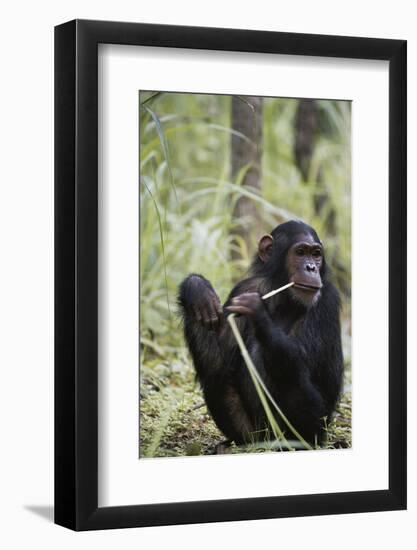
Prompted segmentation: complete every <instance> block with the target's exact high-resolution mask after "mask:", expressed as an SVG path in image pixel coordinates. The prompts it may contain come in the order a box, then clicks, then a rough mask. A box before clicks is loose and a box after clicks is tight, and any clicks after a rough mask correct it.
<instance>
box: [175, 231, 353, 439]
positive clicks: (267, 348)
mask: <svg viewBox="0 0 417 550" xmlns="http://www.w3.org/2000/svg"><path fill="white" fill-rule="evenodd" d="M303 233H304V234H306V233H308V234H310V235H312V236H313V237H314V238H315V240H317V241H318V242H320V241H319V238H318V236H317V234H316V232H315V231H314V229H312V228H311V227H310V226H308V225H306V224H304V223H301V222H294V221H292V222H287V223H284V224H282V225H279V226H278V227H277V228H275V229H274V231H273V232H272V237H273V238H274V243H273V250H272V254H271V256H270V258H269V259H268V261H267V262H263V261H262V260H260V259H259V258H258V257H256V258H255V259H254V261H253V263H252V267H251V273H250V276H249V277H248V278H247V279H244V280H243V281H241V282H240V283H238V284H237V285H236V286H235V288H234V289H233V290H232V291H231V293H230V295H229V297H228V299H227V301H226V303H225V304H224V306H223V311H224V316H227V311H226V310H225V308H226V307H227V306H228V305H229V304H230V302H231V300H232V298H233V297H234V296H237V295H240V294H242V293H244V292H253V291H257V292H259V293H260V294H261V295H262V294H264V293H266V292H268V291H269V290H272V289H274V288H278V287H279V286H282V285H284V284H286V283H287V282H288V274H287V272H286V268H285V265H286V258H287V253H288V250H289V248H290V246H291V245H292V244H293V243H294V242H296V239H297V236H299V235H300V234H303ZM320 275H321V279H322V284H323V286H322V289H321V291H320V296H319V299H318V301H317V302H316V303H315V304H314V305H313V306H311V307H310V308H307V307H306V306H304V305H303V304H301V303H299V302H297V301H296V300H295V299H294V296H293V294H292V293H291V291H290V290H291V289H290V290H289V291H284V292H283V293H280V294H278V295H277V296H275V297H273V298H271V299H270V300H267V301H265V302H264V304H265V306H263V307H262V309H261V311H260V312H259V314H257V315H256V316H254V317H247V316H240V317H238V318H237V323H238V327H239V330H240V332H241V334H242V336H243V339H244V341H245V344H246V346H247V348H248V350H249V353H250V354H251V357H252V359H253V361H254V363H255V365H256V367H257V369H258V371H259V373H260V374H261V376H262V378H263V380H264V382H265V384H266V386H267V387H268V389H269V391H270V392H271V394H272V395H273V397H274V399H275V400H276V402H277V403H278V405H279V406H280V407H281V409H282V410H283V412H284V413H285V414H286V416H287V417H288V419H289V420H290V422H291V423H292V424H293V425H294V427H295V428H296V429H297V430H298V431H299V432H300V434H301V435H302V436H303V437H304V438H305V439H306V440H307V441H309V442H310V443H312V444H314V443H316V442H317V443H318V444H322V443H323V441H324V437H325V430H324V426H325V423H324V419H326V421H327V422H329V421H330V419H331V417H332V414H333V412H334V410H335V407H336V404H337V401H338V399H339V395H340V391H341V388H342V381H343V355H342V346H341V337H340V321H339V310H340V300H339V294H338V292H337V290H336V289H335V287H334V286H333V285H332V283H331V282H330V281H329V277H328V269H327V266H326V264H325V261H324V260H323V263H322V267H321V270H320ZM213 295H214V296H217V295H216V294H215V291H214V289H213V287H212V285H211V284H210V282H209V281H207V280H206V279H205V278H204V277H202V276H201V275H195V274H193V275H190V276H188V277H187V278H186V279H185V280H184V281H183V282H182V283H181V285H180V291H179V299H178V300H179V304H180V306H181V309H182V314H183V320H184V334H185V339H186V341H187V344H188V347H189V349H190V352H191V355H192V358H193V361H194V365H195V368H196V371H197V376H198V378H199V380H200V383H201V385H202V388H203V392H204V396H205V399H206V402H207V406H208V409H209V410H210V412H211V414H212V416H213V418H214V420H215V422H216V424H217V425H218V427H219V428H220V430H221V431H222V432H223V433H224V434H225V435H226V436H227V437H228V438H230V439H232V440H234V441H235V442H236V443H237V444H242V443H245V442H248V441H253V440H254V439H255V440H256V439H263V438H264V437H265V434H268V433H270V431H269V430H267V431H265V428H267V427H268V423H267V420H266V417H265V413H264V410H263V407H262V405H261V403H260V400H259V397H258V395H257V393H256V391H255V388H254V386H253V383H252V380H251V379H250V376H249V373H248V371H247V368H246V365H245V364H244V362H243V359H242V357H241V354H240V351H239V349H238V347H237V344H236V342H235V340H234V337H233V334H232V333H231V329H230V326H229V324H228V323H227V322H225V320H224V318H223V319H222V320H220V323H219V324H218V325H217V326H216V327H215V329H214V330H213V327H209V328H208V327H207V326H204V325H203V324H202V323H199V322H197V321H196V319H195V315H194V309H193V307H194V304H195V302H196V300H197V301H198V300H204V299H206V298H207V296H213ZM277 421H278V422H279V424H280V426H281V428H282V430H283V431H284V432H285V435H286V437H287V438H289V439H294V436H293V435H292V434H291V433H290V432H289V430H288V428H287V427H286V426H285V424H283V423H282V421H281V420H280V418H279V417H278V416H277ZM266 437H268V435H266Z"/></svg>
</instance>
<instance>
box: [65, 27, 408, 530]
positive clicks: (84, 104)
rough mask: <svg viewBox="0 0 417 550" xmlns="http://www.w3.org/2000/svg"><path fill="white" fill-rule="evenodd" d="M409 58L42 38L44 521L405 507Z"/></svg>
mask: <svg viewBox="0 0 417 550" xmlns="http://www.w3.org/2000/svg"><path fill="white" fill-rule="evenodd" d="M406 113H407V107H406V42H405V41H404V40H386V39H377V38H356V37H340V36H320V35H306V34H288V33H279V32H263V31H262V32H260V31H246V30H237V29H215V28H193V27H174V26H163V25H148V24H139V23H116V22H105V21H79V20H77V21H71V22H68V23H65V24H63V25H60V26H58V27H56V29H55V197H56V200H55V269H56V273H55V293H56V294H55V303H56V310H55V522H56V523H57V524H60V525H63V526H65V527H68V528H71V529H74V530H91V529H107V528H123V527H140V526H152V525H169V524H179V523H199V522H214V521H235V520H247V519H261V518H278V517H289V516H306V515H323V514H340V513H353V512H371V511H383V510H402V509H405V508H406Z"/></svg>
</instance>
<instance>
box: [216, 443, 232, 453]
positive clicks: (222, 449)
mask: <svg viewBox="0 0 417 550" xmlns="http://www.w3.org/2000/svg"><path fill="white" fill-rule="evenodd" d="M231 444H232V440H231V439H225V440H224V441H220V443H217V445H215V447H214V452H213V454H214V455H227V454H230V453H231V449H230V446H231Z"/></svg>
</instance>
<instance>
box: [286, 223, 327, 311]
mask: <svg viewBox="0 0 417 550" xmlns="http://www.w3.org/2000/svg"><path fill="white" fill-rule="evenodd" d="M322 265H323V246H322V244H321V243H320V242H317V241H316V240H315V239H314V237H313V236H312V235H311V234H309V233H303V234H300V235H298V236H297V238H296V241H295V243H294V244H293V245H292V246H291V247H290V248H289V250H288V254H287V260H286V267H287V273H288V278H289V281H290V282H292V283H294V286H293V287H291V294H292V296H293V297H294V298H295V299H296V300H297V301H298V302H301V303H302V304H303V305H305V306H306V307H310V306H312V305H314V304H315V303H316V302H317V300H318V299H319V297H320V289H321V287H322V281H321V276H320V270H321V267H322Z"/></svg>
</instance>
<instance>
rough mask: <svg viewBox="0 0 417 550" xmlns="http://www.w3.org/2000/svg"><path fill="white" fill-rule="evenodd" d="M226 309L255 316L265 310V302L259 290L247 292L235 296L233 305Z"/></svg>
mask: <svg viewBox="0 0 417 550" xmlns="http://www.w3.org/2000/svg"><path fill="white" fill-rule="evenodd" d="M226 309H227V311H230V312H231V313H238V314H240V315H248V316H249V317H255V316H256V315H258V314H259V313H261V312H263V311H264V304H263V302H262V298H261V295H260V294H259V292H245V293H244V294H240V296H236V297H235V298H233V299H232V302H231V305H230V306H228V307H227V308H226Z"/></svg>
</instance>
